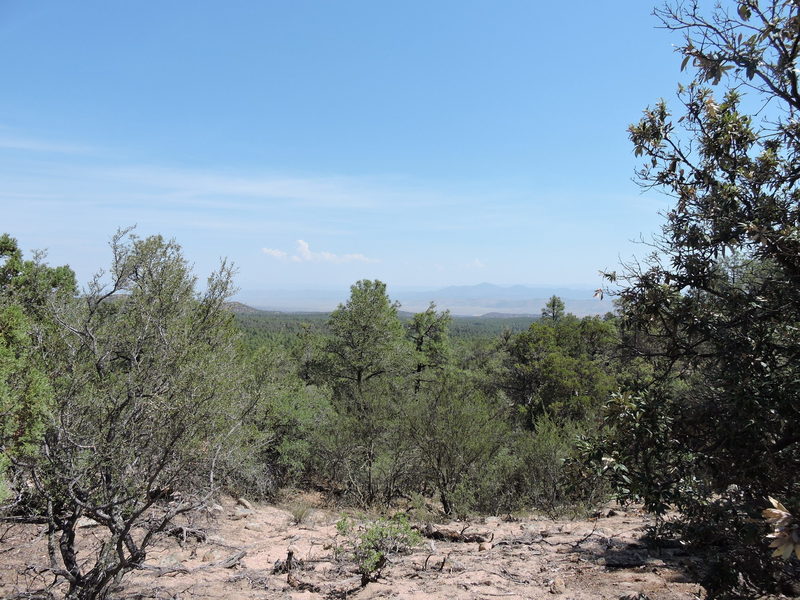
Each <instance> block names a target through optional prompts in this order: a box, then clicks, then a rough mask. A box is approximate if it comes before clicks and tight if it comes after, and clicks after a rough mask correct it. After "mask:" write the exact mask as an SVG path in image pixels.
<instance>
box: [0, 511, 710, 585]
mask: <svg viewBox="0 0 800 600" xmlns="http://www.w3.org/2000/svg"><path fill="white" fill-rule="evenodd" d="M312 504H313V502H312ZM317 504H319V503H317ZM293 512H294V513H295V514H297V513H298V511H297V510H296V509H295V510H294V511H293ZM599 514H600V516H598V517H597V518H593V519H588V520H582V521H566V520H565V521H553V520H549V519H544V518H541V519H540V518H526V519H522V520H518V521H517V520H507V519H503V518H499V517H487V518H484V519H480V520H477V521H474V522H470V523H466V522H453V523H445V524H436V525H435V528H436V529H446V530H450V531H457V532H460V531H462V530H464V528H465V526H466V530H465V531H464V533H465V534H480V535H482V536H484V537H485V538H486V539H488V540H490V541H488V542H486V543H483V544H479V543H477V542H471V543H464V542H445V541H432V540H426V541H425V542H424V543H423V544H422V545H421V546H419V547H418V548H416V549H414V550H413V552H411V553H409V554H405V555H399V556H393V557H392V558H391V559H390V562H389V563H388V564H387V565H386V566H385V567H384V568H383V569H382V570H381V572H380V576H379V577H378V578H377V580H376V581H374V582H370V583H368V584H367V585H366V586H365V587H360V577H359V575H358V573H357V570H356V567H355V564H354V563H353V561H352V557H351V556H350V555H348V554H347V553H346V552H342V551H339V552H337V550H336V548H337V546H339V547H342V538H341V536H338V537H337V531H336V526H335V523H336V522H337V521H338V520H339V519H340V518H341V517H342V513H341V512H339V511H334V510H327V509H323V508H313V509H309V510H308V513H307V514H305V515H302V522H301V523H300V524H296V523H294V520H295V517H294V516H293V514H292V512H289V511H288V510H283V509H281V508H278V507H275V506H265V505H255V506H252V510H250V509H248V508H245V507H243V506H242V505H240V504H237V503H236V501H235V500H233V499H225V500H224V501H223V502H221V504H220V505H219V506H218V507H217V510H216V513H215V514H213V515H207V516H204V517H202V518H200V517H197V518H195V520H194V522H193V523H192V525H193V526H194V527H198V528H201V529H203V530H204V531H206V532H207V538H206V540H205V541H198V540H197V539H194V538H193V537H191V536H189V537H188V539H186V540H185V541H184V540H179V539H175V538H174V537H167V536H164V537H163V538H161V539H159V541H158V543H157V545H156V546H155V547H154V548H153V549H152V550H151V551H150V552H149V553H148V559H147V565H148V566H149V567H151V568H149V569H146V570H139V571H135V572H133V573H130V574H129V575H127V576H126V577H125V579H124V580H123V583H122V585H121V586H120V587H119V588H117V589H115V590H114V592H113V594H112V597H114V598H139V599H145V598H148V599H162V598H163V599H174V600H178V599H196V600H200V599H211V598H230V599H234V600H238V599H241V600H245V599H247V600H250V599H262V598H263V599H290V598H291V599H301V598H302V599H308V600H312V599H318V598H320V599H321V598H354V599H358V600H368V599H372V598H409V599H419V600H422V599H425V598H433V599H442V600H444V599H447V600H451V599H453V598H466V599H478V598H508V599H511V600H514V599H520V600H521V599H534V598H549V599H553V600H555V599H556V598H563V599H564V600H566V599H575V600H579V599H588V598H613V599H614V600H617V599H631V600H633V599H639V600H644V599H645V598H649V599H651V600H678V599H690V598H698V597H701V596H702V594H703V590H702V588H701V587H700V586H699V585H698V584H697V583H695V580H696V577H695V576H694V573H696V569H697V566H698V564H697V560H696V559H694V558H693V557H691V556H688V555H687V554H686V553H685V552H684V551H683V550H681V549H680V548H671V549H665V548H661V549H652V548H648V547H647V546H646V545H645V544H644V543H643V541H642V536H643V535H644V531H645V527H646V526H647V525H648V523H650V522H651V521H650V518H649V517H648V516H647V515H645V514H644V513H643V512H642V511H640V510H638V509H635V508H634V509H630V508H629V509H627V510H624V509H620V508H614V509H605V510H603V511H601V512H600V513H599ZM81 532H82V535H83V537H84V540H83V541H82V543H83V552H84V553H85V554H86V555H89V554H90V553H91V546H92V542H93V541H95V542H96V540H97V539H98V536H99V535H100V533H99V530H98V528H96V527H90V526H89V527H84V528H82V529H81ZM290 549H291V550H292V551H293V553H294V557H295V558H297V559H299V560H300V561H302V562H301V563H298V564H297V565H296V566H295V567H294V568H293V570H292V571H291V573H289V574H287V573H285V572H283V573H282V572H278V571H280V569H275V565H276V562H277V561H280V560H283V559H285V558H286V556H287V551H289V550H290ZM45 552H46V540H45V536H44V531H43V530H42V528H40V527H35V526H30V525H28V526H19V525H16V526H13V527H8V528H6V527H3V528H0V596H2V597H4V598H11V597H14V596H18V597H26V598H30V597H32V596H31V592H33V591H34V590H36V589H41V588H42V587H43V586H46V585H47V584H49V583H51V582H52V576H49V575H48V574H47V573H46V572H42V569H41V567H42V566H43V565H44V564H45ZM242 553H244V554H242ZM229 559H230V560H229ZM231 563H233V565H232V566H231Z"/></svg>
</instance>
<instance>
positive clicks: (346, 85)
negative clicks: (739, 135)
mask: <svg viewBox="0 0 800 600" xmlns="http://www.w3.org/2000/svg"><path fill="white" fill-rule="evenodd" d="M651 9H652V6H651V5H650V4H649V3H648V2H647V1H646V0H614V1H604V2H597V1H588V0H586V1H578V2H572V3H555V2H547V3H540V2H533V1H531V0H480V1H478V0H436V1H433V2H431V1H430V0H425V1H416V0H404V1H403V2H399V1H390V0H386V1H379V2H376V1H374V0H364V1H354V0H337V1H335V2H334V1H328V0H317V1H310V0H292V1H291V2H286V1H277V0H275V1H268V0H265V1H255V0H251V1H247V2H245V1H243V0H226V1H225V2H221V1H216V2H211V1H206V0H191V1H189V0H171V1H169V2H109V1H108V0H81V1H80V2H63V1H62V0H38V1H37V2H28V1H26V0H0V55H2V56H3V57H4V60H2V61H0V82H2V84H0V85H2V93H0V231H6V232H8V233H10V234H11V235H12V236H14V237H16V238H17V239H18V240H19V242H20V245H21V246H22V248H23V249H24V250H25V251H26V253H27V252H28V251H30V250H32V249H46V250H47V253H48V262H49V263H50V264H69V265H70V266H71V267H72V268H73V269H75V271H76V272H77V274H78V278H79V281H82V282H86V281H87V280H88V279H89V278H90V276H91V275H92V273H94V272H96V271H97V270H99V269H101V268H107V267H108V265H109V260H110V252H109V249H108V241H109V240H110V238H111V236H112V235H113V234H114V232H115V231H116V229H117V228H119V227H127V226H131V225H136V231H137V233H138V234H139V235H141V236H145V235H151V234H155V233H160V234H162V235H164V236H165V237H168V238H175V239H176V240H177V241H178V242H179V243H180V244H181V245H182V246H183V248H184V252H185V254H186V256H187V258H188V259H189V260H190V261H191V262H192V263H193V264H194V265H195V270H196V272H197V274H198V275H199V276H200V277H201V279H202V278H204V276H205V275H207V274H208V273H210V272H211V271H212V270H213V269H214V268H215V267H216V266H217V265H218V263H219V260H220V259H221V258H223V257H225V258H227V259H228V260H230V261H232V262H233V263H234V264H235V265H236V267H237V269H238V275H237V284H238V286H239V287H240V288H241V289H242V290H252V289H273V288H274V289H292V288H296V289H305V288H330V289H333V288H338V287H343V288H346V286H348V285H349V284H351V283H352V282H354V281H356V280H358V279H363V278H371V279H372V278H379V279H381V280H383V281H386V282H388V283H389V284H390V288H391V286H394V287H395V288H414V287H416V288H423V287H437V286H446V285H469V284H476V283H479V282H491V283H495V284H501V285H509V284H527V285H549V284H552V285H576V286H586V287H597V286H598V285H599V284H600V280H599V277H598V271H599V270H602V269H614V268H616V267H617V266H618V264H619V262H620V260H626V259H628V258H629V257H631V256H632V255H637V256H642V255H644V254H646V253H647V247H645V246H642V245H640V244H635V243H633V241H634V240H637V239H640V238H642V237H644V238H645V239H648V238H649V237H650V236H651V235H652V234H653V233H655V232H657V231H658V229H659V226H660V223H661V221H662V218H661V217H660V216H659V211H663V210H665V209H666V207H667V206H668V201H667V199H666V198H664V197H663V196H661V195H659V194H658V193H655V192H648V193H646V194H643V193H642V191H641V190H640V188H639V187H638V186H637V185H636V183H635V182H634V181H633V180H632V177H633V172H634V169H635V168H636V166H637V165H638V161H637V159H636V158H635V157H634V156H633V152H632V147H631V145H630V143H629V141H628V139H627V131H626V128H627V126H628V125H629V124H630V123H632V122H634V121H636V120H638V118H639V115H640V114H641V111H642V110H643V109H644V108H645V107H646V106H647V105H649V104H652V103H654V102H655V101H657V100H658V99H659V98H661V97H665V98H668V99H669V98H673V97H674V91H675V89H676V85H677V82H678V80H679V78H680V71H679V65H680V59H679V57H678V56H677V55H676V54H675V53H674V48H673V44H678V43H680V39H678V38H676V37H675V35H674V34H670V33H668V32H666V31H664V30H661V29H657V28H656V26H657V22H656V20H655V18H654V17H652V16H651V14H650V12H651Z"/></svg>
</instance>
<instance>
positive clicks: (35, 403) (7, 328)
mask: <svg viewBox="0 0 800 600" xmlns="http://www.w3.org/2000/svg"><path fill="white" fill-rule="evenodd" d="M0 259H2V260H3V262H2V264H0V502H4V501H6V500H12V501H13V502H19V500H20V494H21V493H22V489H23V488H22V486H21V485H18V484H15V483H12V482H10V481H8V480H13V479H15V478H17V476H18V475H20V474H21V470H20V469H18V468H14V469H11V468H10V467H11V466H12V464H14V463H17V462H19V461H25V460H29V459H31V457H34V456H35V454H36V452H37V451H38V448H39V443H40V442H41V440H42V436H43V435H44V432H45V428H46V426H47V424H48V421H49V418H50V415H51V410H52V389H51V386H50V383H49V382H48V381H47V377H46V375H45V374H44V372H43V370H42V368H41V364H40V361H38V360H37V349H38V348H37V346H38V345H39V343H40V340H42V339H43V338H44V337H45V335H46V333H47V331H48V327H49V326H50V323H48V322H47V320H46V319H45V318H44V315H43V309H44V305H45V303H46V302H47V301H48V300H49V299H51V298H53V297H55V296H64V295H71V294H72V292H73V291H74V288H75V282H74V276H73V274H72V271H70V270H69V269H68V268H67V267H57V268H51V267H48V266H46V265H43V264H41V263H40V262H39V260H38V259H37V260H23V258H22V252H21V250H20V249H19V246H18V245H17V242H16V240H15V239H13V238H12V237H10V236H9V235H7V234H3V235H0Z"/></svg>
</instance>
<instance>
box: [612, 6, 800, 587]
mask: <svg viewBox="0 0 800 600" xmlns="http://www.w3.org/2000/svg"><path fill="white" fill-rule="evenodd" d="M738 7H739V10H738V11H736V12H734V11H732V10H728V9H727V8H726V7H724V6H717V7H716V8H712V9H710V13H706V12H705V11H703V10H701V9H700V8H698V7H697V6H695V5H694V3H687V4H683V3H676V4H674V5H667V6H665V7H664V8H663V9H660V10H658V11H657V12H656V14H657V15H658V16H659V17H660V18H661V20H662V22H663V24H664V25H665V26H666V27H667V28H668V29H673V30H679V31H681V32H682V34H683V35H684V36H685V41H684V43H683V45H681V46H680V47H679V48H678V51H679V52H680V53H681V54H682V55H683V56H684V60H683V65H682V66H683V67H686V66H687V65H691V66H692V67H694V73H693V78H692V81H691V82H690V83H689V84H688V85H687V86H685V87H683V86H682V87H680V88H679V96H678V97H679V103H680V105H681V106H680V109H679V110H678V113H677V114H676V116H675V117H673V114H672V112H671V110H670V109H668V107H667V105H666V103H664V102H663V101H662V102H660V103H658V104H657V105H656V106H655V107H652V108H649V109H648V110H646V111H645V113H644V116H643V118H642V119H641V121H640V122H639V123H637V124H634V125H632V126H631V128H630V136H631V140H632V142H633V144H634V148H635V152H636V154H637V155H640V156H643V157H645V163H644V166H643V167H642V169H641V170H640V171H639V174H638V175H639V179H640V182H641V183H642V185H643V186H646V187H658V188H660V189H662V190H664V191H665V192H666V193H667V194H668V195H669V196H671V197H672V198H674V199H675V206H674V207H673V208H672V209H671V210H670V211H669V212H668V213H667V215H666V222H665V224H664V226H663V234H662V236H661V237H660V238H659V239H658V240H656V243H655V252H654V253H653V255H652V256H651V257H650V258H649V259H648V260H647V261H645V262H643V263H641V264H635V265H630V266H629V267H627V268H626V269H625V271H624V272H623V273H621V274H620V275H617V274H616V273H609V274H608V278H609V279H610V280H611V281H614V282H618V283H622V284H623V288H622V291H621V292H620V299H619V306H620V308H621V328H622V332H623V333H622V335H623V339H624V340H625V343H626V345H627V346H628V351H629V356H632V357H635V356H639V357H646V358H647V361H648V362H649V365H650V367H651V369H652V371H651V373H652V376H651V377H650V379H649V381H648V382H647V383H646V384H645V385H643V386H642V385H640V386H639V389H638V390H637V393H636V394H635V395H633V396H631V397H629V398H628V399H626V400H625V402H624V406H621V407H620V406H618V407H612V409H611V410H610V412H609V418H610V420H611V421H612V422H614V424H615V430H616V432H617V437H616V442H615V444H614V451H615V452H617V453H618V454H617V456H616V458H617V459H618V460H619V461H620V462H622V463H623V464H625V465H626V466H627V467H628V468H629V471H630V478H631V492H632V493H634V494H639V495H641V496H642V497H644V498H645V499H646V500H647V502H648V504H650V505H651V506H653V507H654V508H662V509H663V506H664V505H666V504H668V503H674V504H675V505H677V506H679V507H680V508H682V510H683V512H684V515H685V516H686V520H685V522H684V524H683V525H684V528H683V534H684V536H686V539H687V540H690V541H692V542H694V543H696V544H699V545H702V544H706V545H708V544H712V543H713V544H716V545H715V547H714V552H715V553H717V554H718V555H719V556H721V557H723V558H722V560H723V561H727V564H728V566H729V567H730V569H729V570H728V573H729V576H728V577H726V578H723V579H722V580H719V579H718V580H715V581H709V582H708V589H709V592H710V594H711V595H712V596H724V595H726V594H728V595H730V594H739V593H741V594H745V595H753V594H755V590H756V589H760V590H766V591H769V590H770V589H771V588H774V585H775V582H776V581H777V578H778V573H779V565H777V564H774V563H773V574H772V575H771V576H767V572H768V571H769V569H762V568H761V567H758V566H752V567H751V566H748V565H749V564H750V563H748V562H747V561H741V560H739V559H738V558H736V557H741V556H745V555H747V553H748V552H749V553H750V554H751V555H752V554H754V553H757V552H759V550H758V549H757V548H756V547H755V546H754V542H753V539H754V538H753V536H752V535H751V532H750V529H752V528H751V527H747V526H746V523H748V521H747V519H753V518H757V517H758V507H759V506H761V507H763V506H764V504H765V503H766V501H767V498H768V497H769V496H774V497H781V498H785V499H786V500H787V506H790V509H791V510H795V511H796V510H797V508H798V507H800V505H798V504H797V503H798V501H800V481H798V478H797V473H798V472H800V435H798V433H797V417H798V412H797V406H798V405H800V397H799V396H798V393H800V392H798V388H797V385H796V383H797V381H798V379H799V378H800V361H799V360H798V358H800V356H799V355H798V348H800V338H798V331H800V328H799V327H798V325H800V235H798V232H800V229H799V226H800V209H798V206H800V203H798V200H800V191H799V190H798V185H797V183H798V178H797V164H798V161H800V136H798V135H797V133H798V120H797V114H798V111H800V96H798V94H797V73H796V70H795V69H796V65H797V63H798V59H799V58H800V43H798V42H800V30H799V29H798V27H797V23H798V22H800V5H798V4H797V3H796V2H787V1H785V0H768V1H766V2H755V1H753V0H742V1H741V2H739V3H738ZM720 88H721V89H720ZM744 92H747V94H748V97H747V98H746V99H745V98H744V96H743V93H744ZM748 107H757V110H758V111H759V112H761V111H762V110H764V111H765V112H764V113H763V114H764V117H765V118H761V117H758V118H754V115H751V114H748ZM632 439H634V440H638V443H632V442H631V440H632ZM641 444H650V445H651V447H650V448H646V449H642V448H641ZM731 486H735V487H736V489H738V490H739V494H738V495H736V496H733V497H731V498H730V499H729V506H728V507H727V508H725V510H721V509H720V507H719V506H718V505H717V503H716V502H715V500H714V499H715V498H717V497H719V496H720V495H724V494H725V493H726V490H728V489H730V488H731ZM743 515H744V516H743ZM713 531H720V532H721V531H724V532H726V534H725V535H721V536H717V537H715V536H714V535H713ZM757 562H758V561H757ZM768 562H769V561H767V563H768ZM767 563H763V564H767ZM759 564H762V563H759ZM781 568H782V567H781ZM770 582H771V583H770Z"/></svg>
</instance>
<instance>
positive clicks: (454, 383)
mask: <svg viewBox="0 0 800 600" xmlns="http://www.w3.org/2000/svg"><path fill="white" fill-rule="evenodd" d="M507 412H508V403H507V402H505V399H504V398H491V397H488V396H487V395H485V394H484V393H482V392H481V391H480V390H478V389H476V388H475V387H474V385H473V384H472V382H471V381H470V380H469V377H468V376H466V375H465V374H463V373H455V372H451V373H444V374H443V375H442V376H440V377H439V378H438V379H437V380H436V381H435V382H433V383H432V384H430V385H427V386H425V387H424V388H422V390H421V391H420V393H419V394H418V395H417V396H416V397H415V399H414V401H413V403H411V404H410V406H409V409H408V416H407V427H408V435H409V436H410V437H411V439H412V440H413V444H414V447H415V449H416V450H417V451H418V455H419V461H420V465H421V468H422V469H423V473H424V476H425V479H426V480H427V481H431V482H433V484H434V486H435V488H436V490H437V491H438V494H439V499H440V500H441V502H442V508H443V510H444V512H445V514H446V515H450V514H452V513H453V512H458V511H462V512H463V511H464V510H465V509H468V508H470V506H469V504H468V503H465V502H462V503H461V504H462V505H461V506H459V502H458V500H457V498H456V497H457V496H458V494H457V492H458V490H459V488H464V486H467V487H469V486H472V485H474V483H475V481H477V480H478V479H480V477H481V475H482V474H483V472H484V470H485V469H486V468H487V467H488V465H489V464H490V462H491V461H492V459H493V457H494V456H495V455H496V454H497V452H498V451H499V450H500V449H501V448H502V446H503V444H504V443H505V442H506V438H507V436H508V435H509V433H510V427H509V425H508V418H507ZM462 496H463V494H462ZM462 500H465V499H463V498H462Z"/></svg>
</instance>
